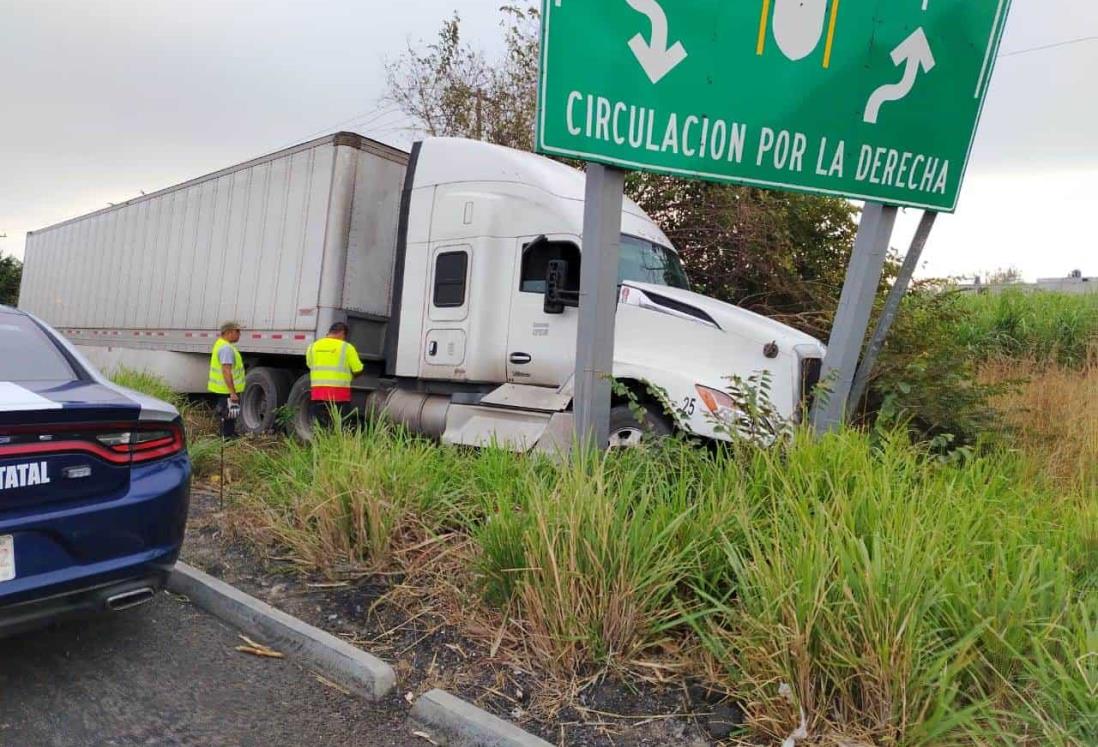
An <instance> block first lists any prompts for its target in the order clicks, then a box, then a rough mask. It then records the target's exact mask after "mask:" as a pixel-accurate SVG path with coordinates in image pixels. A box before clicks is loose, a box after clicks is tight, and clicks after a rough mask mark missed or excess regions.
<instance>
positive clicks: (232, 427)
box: [214, 394, 236, 439]
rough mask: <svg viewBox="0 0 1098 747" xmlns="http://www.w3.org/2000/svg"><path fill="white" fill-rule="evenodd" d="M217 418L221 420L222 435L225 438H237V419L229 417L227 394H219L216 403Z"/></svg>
mask: <svg viewBox="0 0 1098 747" xmlns="http://www.w3.org/2000/svg"><path fill="white" fill-rule="evenodd" d="M214 412H215V413H217V419H218V420H220V421H221V437H222V438H225V439H234V438H236V420H235V419H230V418H229V397H228V395H225V394H219V395H218V396H217V404H216V405H214Z"/></svg>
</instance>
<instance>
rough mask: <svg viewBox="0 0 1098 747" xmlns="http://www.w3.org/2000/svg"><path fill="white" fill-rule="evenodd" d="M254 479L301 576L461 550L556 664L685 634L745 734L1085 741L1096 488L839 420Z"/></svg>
mask: <svg viewBox="0 0 1098 747" xmlns="http://www.w3.org/2000/svg"><path fill="white" fill-rule="evenodd" d="M246 466H247V471H248V473H249V475H250V478H249V480H250V482H249V483H248V486H247V495H246V496H245V497H244V502H245V506H246V507H247V508H249V509H250V510H251V512H252V513H251V520H252V521H254V524H253V525H252V528H253V530H254V531H256V533H257V534H256V536H258V537H259V538H260V539H261V540H262V541H267V542H274V543H276V544H278V545H279V546H280V547H281V548H282V551H283V552H285V551H287V550H288V551H289V552H291V553H292V554H294V555H296V556H297V557H298V558H299V559H300V560H302V561H303V562H305V563H306V564H308V565H309V566H311V567H315V568H319V569H323V570H327V571H329V572H331V573H337V572H339V571H341V570H345V569H347V568H348V567H349V568H351V569H356V568H357V569H362V568H375V569H378V568H385V567H387V566H390V565H393V564H394V563H398V562H399V557H400V555H399V549H400V548H401V547H402V546H406V545H408V544H409V543H415V544H416V545H417V546H418V545H419V544H420V543H422V542H423V540H424V537H425V535H426V536H427V537H430V536H437V535H440V534H443V533H445V534H447V535H453V534H457V535H459V536H462V537H465V538H466V540H467V541H466V542H464V543H462V547H465V548H468V549H467V554H466V555H465V556H463V557H464V563H465V565H466V569H467V570H468V571H470V573H469V574H466V575H469V576H470V577H472V578H474V579H475V581H474V582H473V586H472V587H471V588H469V589H468V591H469V592H476V593H479V594H480V595H481V598H482V599H483V601H484V604H486V605H490V606H494V607H497V608H500V609H508V610H509V611H510V615H511V616H512V617H513V618H516V619H518V620H520V621H521V626H522V629H523V630H524V631H525V635H524V645H525V646H526V648H527V650H528V653H529V654H530V656H531V657H532V658H533V659H534V660H536V661H537V663H538V666H539V667H541V668H546V669H549V670H551V671H554V672H556V673H558V674H560V675H562V676H573V675H575V674H577V673H583V672H585V671H591V670H592V668H595V667H603V666H607V665H620V666H626V667H627V666H629V665H630V663H631V662H636V661H639V660H642V659H647V658H649V657H651V656H653V655H655V654H656V653H657V652H658V651H663V650H666V649H667V648H668V647H669V645H670V646H671V647H673V648H676V649H680V650H681V649H684V648H690V647H691V646H698V647H699V648H698V649H697V651H698V653H699V655H701V654H702V653H703V652H704V653H705V655H706V656H708V657H711V659H712V660H713V661H715V662H716V664H717V668H718V670H719V671H720V672H721V681H722V683H723V686H724V687H725V688H726V689H727V690H728V691H729V692H730V693H731V694H732V695H734V696H735V697H736V698H737V699H738V700H739V701H740V702H741V703H743V704H744V706H745V708H746V711H747V713H748V715H749V725H750V729H751V731H752V733H753V735H754V736H755V737H758V738H784V737H785V736H786V735H788V734H789V733H790V732H792V731H793V729H794V728H796V727H797V726H798V725H799V722H800V718H801V709H802V708H803V711H804V716H805V719H806V721H807V725H808V727H809V731H810V732H811V734H812V735H814V736H818V737H822V736H826V735H830V736H831V737H833V738H836V739H847V740H849V739H861V740H863V741H867V742H870V743H874V744H902V745H940V744H971V743H974V742H996V743H1002V744H1019V743H1024V742H1029V743H1032V744H1063V745H1082V744H1088V743H1093V739H1094V738H1096V737H1098V733H1096V732H1095V726H1096V724H1095V722H1094V721H1093V716H1094V710H1093V706H1092V705H1091V703H1092V702H1093V695H1094V691H1095V687H1098V680H1096V678H1095V659H1094V657H1095V656H1098V654H1095V653H1094V649H1095V643H1096V636H1098V633H1096V631H1095V622H1096V621H1098V598H1096V596H1095V591H1096V587H1095V565H1096V563H1098V557H1096V547H1098V540H1096V537H1095V533H1094V527H1095V521H1096V520H1098V512H1096V507H1095V498H1096V496H1094V495H1090V494H1081V495H1080V494H1071V493H1065V494H1061V493H1059V492H1057V491H1055V490H1052V489H1050V488H1048V487H1046V486H1043V485H1041V484H1035V483H1034V482H1033V480H1032V478H1031V476H1032V474H1033V473H1032V470H1030V469H1028V465H1026V463H1025V461H1024V459H1023V457H1021V456H1020V455H1019V454H1016V453H1013V452H1009V451H994V452H990V453H988V454H985V455H977V456H972V457H969V458H967V459H965V460H964V461H960V460H954V461H943V460H942V459H939V458H937V457H935V456H933V455H932V454H930V453H928V452H927V451H925V450H924V449H922V448H920V447H917V446H915V445H913V444H912V443H910V441H909V440H908V439H907V437H906V435H905V434H904V433H903V432H901V431H899V430H897V431H884V432H874V433H863V432H858V431H852V430H851V431H844V432H841V433H839V434H834V435H830V436H827V437H824V438H815V437H812V436H811V435H810V434H802V435H801V436H799V437H798V438H796V439H795V440H794V441H793V442H792V443H791V445H789V446H788V448H785V449H782V450H778V449H771V450H768V451H767V450H756V449H750V448H744V449H733V450H731V451H727V452H726V451H706V450H703V449H698V448H694V447H690V446H688V445H686V444H683V443H678V442H668V443H666V444H663V445H660V446H657V447H654V448H649V449H643V450H635V451H624V452H618V453H612V454H609V455H605V456H603V455H597V454H579V455H574V456H573V458H572V459H570V460H568V461H565V462H563V463H556V462H552V461H549V460H547V459H544V458H540V457H527V456H520V455H514V454H510V453H505V452H502V451H497V450H493V449H486V450H478V451H469V450H463V449H454V448H447V447H439V446H436V445H434V444H430V443H427V442H425V441H423V440H420V439H417V438H414V437H411V436H409V435H407V434H406V433H404V432H403V431H400V430H399V429H395V428H392V427H390V426H387V425H380V424H379V425H371V426H369V427H367V428H366V429H364V430H360V431H356V432H352V433H347V434H339V433H322V434H321V435H320V436H319V438H318V441H317V442H316V444H315V445H314V446H313V447H309V446H305V445H301V444H295V443H286V444H283V445H281V446H278V447H276V448H275V449H273V450H267V451H257V452H255V453H254V454H253V455H252V456H251V457H250V459H249V462H248V464H247V465H246ZM692 642H694V643H692ZM783 683H784V684H785V685H787V688H782V687H781V686H782V684H783ZM787 692H788V693H789V694H791V698H792V699H790V695H786V694H784V693H787Z"/></svg>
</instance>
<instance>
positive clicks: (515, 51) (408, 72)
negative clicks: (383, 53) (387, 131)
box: [386, 5, 538, 150]
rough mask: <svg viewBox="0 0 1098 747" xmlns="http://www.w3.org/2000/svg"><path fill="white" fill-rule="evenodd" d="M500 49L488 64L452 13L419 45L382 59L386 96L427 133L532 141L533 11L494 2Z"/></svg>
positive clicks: (519, 143) (516, 144)
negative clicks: (502, 49) (495, 60)
mask: <svg viewBox="0 0 1098 747" xmlns="http://www.w3.org/2000/svg"><path fill="white" fill-rule="evenodd" d="M500 12H501V15H502V18H501V21H500V24H501V26H502V27H503V32H504V42H505V53H504V57H503V59H502V60H500V61H499V62H498V63H496V64H492V63H489V62H488V61H487V60H486V59H485V57H484V55H483V54H482V53H481V52H480V51H478V50H476V49H474V48H473V47H471V46H469V45H468V44H466V43H464V42H463V41H462V39H461V18H460V16H458V14H457V13H454V15H453V16H452V17H451V18H450V19H449V20H447V21H445V22H444V23H443V24H442V28H441V30H440V31H439V34H438V39H437V40H436V41H435V42H433V43H431V44H427V45H426V46H425V47H424V48H417V47H415V46H413V45H411V44H410V45H409V46H408V49H407V50H406V51H405V53H404V54H403V55H401V56H400V57H399V58H398V59H397V60H395V61H393V62H390V63H389V64H387V65H386V72H387V77H388V84H389V94H388V97H387V98H388V100H389V102H390V103H392V104H395V105H397V106H398V107H400V109H401V111H403V112H404V113H405V114H407V115H408V116H410V117H411V118H412V119H413V120H414V121H415V122H416V124H417V126H418V127H419V128H420V129H422V130H423V131H424V132H425V133H427V134H428V135H433V136H443V137H465V138H472V139H474V140H486V141H488V142H491V143H496V144H498V145H506V146H508V147H512V148H518V149H521V150H531V149H532V148H533V145H534V112H535V107H536V103H537V82H538V36H537V28H538V11H537V9H536V8H534V7H532V6H531V7H524V6H510V5H509V6H505V7H503V8H501V9H500Z"/></svg>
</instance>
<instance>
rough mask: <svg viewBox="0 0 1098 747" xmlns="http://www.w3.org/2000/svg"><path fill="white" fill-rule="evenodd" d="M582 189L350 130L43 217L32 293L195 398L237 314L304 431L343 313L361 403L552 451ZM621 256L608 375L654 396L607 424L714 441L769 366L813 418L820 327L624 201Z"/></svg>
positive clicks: (100, 349)
mask: <svg viewBox="0 0 1098 747" xmlns="http://www.w3.org/2000/svg"><path fill="white" fill-rule="evenodd" d="M583 202H584V176H583V174H582V173H581V172H579V171H576V170H574V169H572V168H569V167H567V166H565V165H562V164H560V163H557V162H554V161H552V160H549V159H545V158H542V157H539V156H536V155H532V154H529V153H522V152H519V151H515V150H511V149H508V148H502V147H498V146H493V145H488V144H485V143H480V142H474V141H468V140H460V139H447V138H430V139H427V140H425V141H423V142H421V143H417V144H416V145H415V146H414V147H413V149H412V152H411V153H410V154H408V153H404V152H402V151H399V150H396V149H394V148H391V147H388V146H386V145H382V144H380V143H377V142H374V141H372V140H369V139H366V138H364V137H361V136H359V135H355V134H351V133H337V134H335V135H331V136H328V137H324V138H320V139H317V140H313V141H311V142H308V143H304V144H302V145H299V146H297V147H293V148H289V149H286V150H283V151H280V152H278V153H274V154H271V155H269V156H265V157H263V158H258V159H255V160H253V161H248V162H247V163H243V164H240V165H238V166H233V167H231V168H228V169H225V170H223V171H219V172H216V173H213V174H209V175H207V176H204V177H200V178H198V179H195V180H192V181H189V182H186V183H184V184H180V185H178V186H175V187H171V188H168V189H165V190H162V191H160V192H156V193H153V194H149V195H145V196H142V197H139V198H136V199H134V200H131V201H129V202H126V203H123V204H119V205H114V206H111V207H109V208H107V209H104V210H100V211H98V212H95V213H91V214H90V215H86V216H83V217H80V218H75V219H73V220H69V221H66V222H64V223H59V224H57V225H54V226H51V227H49V228H45V229H42V230H39V231H35V232H33V233H30V234H28V237H27V249H26V258H25V260H26V263H25V268H24V274H23V286H22V291H21V295H20V304H19V305H20V307H22V308H24V309H26V310H27V311H30V312H32V313H34V314H36V315H38V316H40V317H41V318H43V319H44V320H46V321H48V322H49V323H50V324H52V325H54V326H55V327H57V328H58V329H60V330H61V331H62V332H63V333H64V334H65V335H66V336H67V337H68V338H69V339H70V340H71V341H72V342H73V343H75V344H76V345H77V346H79V347H80V348H81V350H82V351H83V352H84V353H85V354H86V355H87V356H88V357H89V358H90V359H91V360H92V361H93V362H94V363H95V364H97V365H98V366H100V367H101V368H103V369H104V370H107V371H110V370H112V369H115V368H118V367H120V366H126V367H130V368H135V369H139V370H148V371H152V372H154V373H157V374H159V375H160V376H162V377H164V378H165V379H166V380H167V381H168V382H169V383H170V384H171V386H172V387H173V388H175V389H176V390H177V391H180V392H186V393H201V392H204V391H205V389H206V380H207V371H208V361H209V351H210V346H211V345H212V343H213V341H214V339H215V338H216V336H217V332H216V330H217V328H218V326H219V324H220V323H221V322H222V321H225V320H233V321H236V322H238V323H240V324H241V325H242V326H243V328H244V333H243V335H242V337H241V340H240V345H239V347H240V350H241V352H242V353H243V355H244V359H245V362H246V365H247V368H248V382H247V390H246V393H245V395H244V397H243V398H242V399H243V402H242V406H243V414H242V417H243V423H244V426H245V427H246V428H247V429H248V430H251V431H262V430H267V429H270V428H273V427H274V426H275V425H276V422H277V421H278V418H279V413H280V412H282V411H283V410H281V409H280V408H283V407H284V406H287V405H288V406H289V408H288V410H289V411H290V412H292V413H294V414H293V423H294V427H295V428H296V429H297V430H299V432H301V433H303V434H304V433H307V432H308V431H309V428H310V423H309V421H308V415H307V412H308V408H307V407H302V406H301V405H302V404H303V403H304V402H305V401H306V400H307V399H308V376H307V371H306V370H305V362H304V353H305V349H306V347H307V346H308V345H309V343H310V342H312V341H313V340H314V339H315V338H316V337H317V336H318V335H323V334H324V333H325V332H326V331H327V329H328V326H329V325H330V324H331V323H332V322H335V321H346V322H347V323H348V324H349V325H350V328H351V334H350V339H351V340H352V341H353V342H354V343H355V345H356V346H357V347H358V349H359V351H360V353H361V356H362V359H363V361H364V362H365V363H366V371H365V372H364V373H363V375H361V376H359V377H358V378H356V380H355V383H354V386H355V395H356V400H355V401H356V403H357V404H358V405H359V406H361V407H363V408H366V409H369V410H371V411H373V412H377V411H382V410H384V411H386V412H387V413H388V415H389V416H390V417H392V418H393V419H394V420H396V421H398V422H401V423H404V424H405V425H407V426H408V427H409V428H410V429H411V430H413V431H416V432H420V433H423V434H427V435H430V436H433V437H436V438H441V439H443V440H445V441H447V442H451V443H461V444H470V445H481V444H484V443H487V442H490V441H493V440H494V441H496V442H497V443H502V444H508V445H510V446H511V447H513V448H516V449H531V448H535V447H539V446H540V447H541V448H546V447H548V446H549V445H559V444H560V443H562V442H563V441H567V440H568V439H570V437H571V436H570V434H571V429H572V416H571V400H572V391H571V390H572V374H573V367H574V362H575V354H576V322H577V317H578V311H577V309H576V308H574V306H575V304H576V302H577V297H578V293H577V291H578V290H579V288H578V284H579V276H580V273H579V264H580V258H581V234H582V223H583V207H584V205H583ZM620 268H621V271H620V277H621V286H620V296H619V303H618V310H617V321H616V325H617V326H616V343H615V350H614V376H615V378H616V379H618V380H619V381H621V382H622V383H623V384H624V385H625V386H626V387H628V388H629V389H631V390H632V391H633V392H634V393H635V395H636V396H637V397H638V398H639V399H641V400H647V401H648V405H649V406H648V407H647V408H646V409H647V412H648V415H647V421H646V422H643V423H638V422H637V421H636V420H635V416H634V414H633V410H631V408H629V407H628V405H627V402H626V401H621V400H617V399H616V400H615V406H614V409H613V412H612V422H611V426H612V427H611V441H612V442H613V443H617V444H628V443H630V442H632V441H634V440H636V439H637V438H639V437H641V436H642V435H643V434H644V432H645V430H646V429H653V430H655V431H657V432H668V431H670V430H671V429H673V428H678V429H681V430H684V431H686V432H688V433H689V434H692V435H695V436H701V437H706V438H714V437H720V432H721V429H719V428H717V429H715V428H714V425H715V421H714V416H720V414H721V412H722V410H727V409H729V408H730V407H731V405H732V403H731V402H730V400H729V399H728V397H727V395H725V394H724V390H725V388H726V387H727V380H726V377H729V376H731V375H739V376H741V377H745V378H746V377H748V376H750V375H752V374H755V373H758V372H761V371H764V370H766V371H769V372H770V374H771V376H772V382H773V391H772V394H771V398H772V400H773V404H774V405H775V406H776V407H777V409H778V410H779V411H780V412H781V413H782V414H783V415H786V416H789V417H797V415H798V413H799V412H800V410H801V408H802V407H803V405H804V404H805V402H806V399H807V397H808V396H809V392H810V391H811V388H812V387H813V385H814V384H815V382H816V380H817V379H818V377H819V371H820V362H821V359H822V357H823V354H824V347H823V346H822V345H821V344H820V342H819V341H817V340H816V339H814V338H812V337H809V336H807V335H804V334H802V333H800V332H798V331H796V330H794V329H792V328H790V327H788V326H785V325H783V324H780V323H777V322H775V321H773V320H770V319H767V318H765V317H762V316H759V315H757V314H754V313H751V312H748V311H745V310H743V309H740V308H738V307H736V306H733V305H730V304H727V303H722V302H720V301H716V300H713V299H711V298H706V297H705V296H702V295H699V294H697V293H693V292H691V290H690V288H689V282H688V280H687V277H686V274H685V273H684V271H683V268H682V265H681V263H680V261H679V257H678V255H677V253H676V251H675V249H674V248H673V247H672V246H671V243H670V241H669V240H668V239H667V237H666V236H665V235H664V233H663V232H662V231H661V230H660V228H659V227H658V226H657V225H656V224H655V223H653V222H652V220H651V219H649V217H648V216H647V215H646V214H645V213H644V212H643V211H642V210H641V209H640V208H639V207H638V206H637V205H636V204H634V203H632V202H631V201H628V200H626V203H625V207H624V210H623V214H622V243H621V259H620ZM653 389H656V390H659V391H662V392H664V393H666V398H660V399H664V400H665V401H667V402H668V405H667V406H661V404H660V403H659V402H656V401H652V398H651V395H650V391H652V390H653ZM633 409H634V410H635V408H633ZM667 409H671V410H672V412H666V410H667Z"/></svg>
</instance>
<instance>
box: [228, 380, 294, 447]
mask: <svg viewBox="0 0 1098 747" xmlns="http://www.w3.org/2000/svg"><path fill="white" fill-rule="evenodd" d="M244 381H245V386H244V393H243V394H242V395H240V424H241V426H242V430H243V431H244V432H245V433H268V432H270V431H273V430H274V429H275V428H276V427H277V425H278V411H279V408H280V407H282V406H283V405H285V404H286V402H287V400H288V398H289V396H290V384H291V383H292V381H293V380H292V378H291V376H290V374H289V373H288V372H286V371H281V370H279V369H277V368H264V367H260V368H254V369H252V370H251V371H248V375H247V378H246V379H245V380H244Z"/></svg>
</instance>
